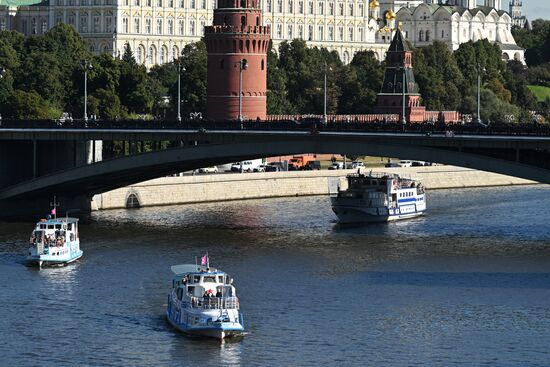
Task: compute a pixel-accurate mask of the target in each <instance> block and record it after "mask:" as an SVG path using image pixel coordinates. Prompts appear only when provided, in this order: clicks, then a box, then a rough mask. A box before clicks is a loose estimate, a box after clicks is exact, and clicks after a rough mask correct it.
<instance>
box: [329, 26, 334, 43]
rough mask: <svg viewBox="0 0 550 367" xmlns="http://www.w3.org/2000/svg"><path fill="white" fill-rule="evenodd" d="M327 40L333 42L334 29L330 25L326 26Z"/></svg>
mask: <svg viewBox="0 0 550 367" xmlns="http://www.w3.org/2000/svg"><path fill="white" fill-rule="evenodd" d="M328 40H329V41H334V27H333V26H331V25H329V26H328Z"/></svg>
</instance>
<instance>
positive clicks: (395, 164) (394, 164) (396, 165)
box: [384, 162, 401, 167]
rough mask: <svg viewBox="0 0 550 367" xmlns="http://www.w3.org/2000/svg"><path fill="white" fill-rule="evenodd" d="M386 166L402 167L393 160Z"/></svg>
mask: <svg viewBox="0 0 550 367" xmlns="http://www.w3.org/2000/svg"><path fill="white" fill-rule="evenodd" d="M384 167H401V165H400V164H397V163H393V162H391V163H386V165H385V166H384Z"/></svg>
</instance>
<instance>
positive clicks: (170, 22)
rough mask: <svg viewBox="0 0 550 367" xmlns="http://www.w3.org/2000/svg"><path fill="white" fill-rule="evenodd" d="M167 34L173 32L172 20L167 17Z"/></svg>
mask: <svg viewBox="0 0 550 367" xmlns="http://www.w3.org/2000/svg"><path fill="white" fill-rule="evenodd" d="M168 34H174V20H173V19H168Z"/></svg>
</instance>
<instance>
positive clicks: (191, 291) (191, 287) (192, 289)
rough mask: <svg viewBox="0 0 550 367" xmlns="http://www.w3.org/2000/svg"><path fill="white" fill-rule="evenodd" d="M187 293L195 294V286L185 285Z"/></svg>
mask: <svg viewBox="0 0 550 367" xmlns="http://www.w3.org/2000/svg"><path fill="white" fill-rule="evenodd" d="M187 293H188V294H195V286H194V285H191V286H188V287H187Z"/></svg>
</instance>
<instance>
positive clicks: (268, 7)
mask: <svg viewBox="0 0 550 367" xmlns="http://www.w3.org/2000/svg"><path fill="white" fill-rule="evenodd" d="M191 1H192V0H191ZM266 8H267V11H268V12H269V13H271V0H267V4H266Z"/></svg>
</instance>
